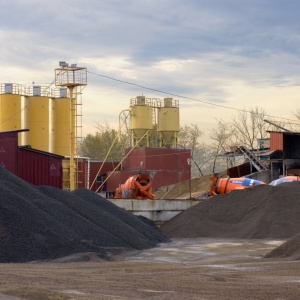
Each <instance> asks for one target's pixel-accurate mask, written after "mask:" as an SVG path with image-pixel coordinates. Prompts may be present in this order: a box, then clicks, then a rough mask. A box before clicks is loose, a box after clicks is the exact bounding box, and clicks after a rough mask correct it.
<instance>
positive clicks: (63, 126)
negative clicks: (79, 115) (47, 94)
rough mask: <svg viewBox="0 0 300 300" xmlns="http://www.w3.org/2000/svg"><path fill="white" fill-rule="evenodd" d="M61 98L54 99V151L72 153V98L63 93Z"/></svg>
mask: <svg viewBox="0 0 300 300" xmlns="http://www.w3.org/2000/svg"><path fill="white" fill-rule="evenodd" d="M61 96H62V97H61V98H54V99H53V111H52V139H53V148H52V150H53V153H55V154H58V155H62V156H69V155H70V107H69V105H70V99H69V98H67V97H63V96H65V95H64V94H61Z"/></svg>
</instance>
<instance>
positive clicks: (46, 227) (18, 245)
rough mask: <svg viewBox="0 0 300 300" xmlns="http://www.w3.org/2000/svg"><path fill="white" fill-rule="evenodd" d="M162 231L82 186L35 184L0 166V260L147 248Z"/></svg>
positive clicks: (163, 239)
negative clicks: (67, 189)
mask: <svg viewBox="0 0 300 300" xmlns="http://www.w3.org/2000/svg"><path fill="white" fill-rule="evenodd" d="M167 240H168V239H167V238H166V237H165V236H164V235H163V234H162V233H161V231H160V230H159V229H158V228H156V227H154V226H150V225H148V224H146V223H145V222H143V221H141V220H140V219H139V218H137V217H135V216H134V215H132V214H130V213H128V212H126V211H125V210H122V209H120V208H118V207H117V206H115V205H114V204H112V203H111V202H109V201H108V200H106V199H104V198H102V197H100V196H98V195H96V194H95V193H94V192H91V191H89V190H86V189H78V190H75V191H74V192H72V193H69V192H65V191H62V190H60V189H56V188H51V187H46V186H42V187H36V186H33V185H31V184H28V183H27V182H25V181H23V180H21V179H20V178H18V177H16V176H14V175H13V174H11V173H9V172H8V171H7V170H5V169H3V168H1V167H0V262H27V261H34V260H50V259H55V258H58V257H63V256H66V255H71V254H74V253H79V252H97V253H98V254H99V256H101V257H102V258H104V259H106V258H109V255H110V254H111V253H112V252H113V251H117V250H121V249H147V248H151V247H155V246H157V244H158V243H161V242H166V241H167Z"/></svg>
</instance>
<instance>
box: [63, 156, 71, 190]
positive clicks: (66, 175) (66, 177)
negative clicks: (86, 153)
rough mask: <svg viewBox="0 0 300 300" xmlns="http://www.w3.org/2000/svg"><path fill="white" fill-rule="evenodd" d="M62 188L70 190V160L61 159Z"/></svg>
mask: <svg viewBox="0 0 300 300" xmlns="http://www.w3.org/2000/svg"><path fill="white" fill-rule="evenodd" d="M62 167H63V189H64V190H70V160H69V159H63V161H62Z"/></svg>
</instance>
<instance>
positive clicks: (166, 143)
mask: <svg viewBox="0 0 300 300" xmlns="http://www.w3.org/2000/svg"><path fill="white" fill-rule="evenodd" d="M179 130H180V125H179V104H178V101H177V100H175V101H174V100H173V99H172V98H165V99H164V101H163V106H161V107H159V108H158V111H157V131H158V132H159V134H160V146H161V147H167V148H171V147H174V148H177V135H178V132H179Z"/></svg>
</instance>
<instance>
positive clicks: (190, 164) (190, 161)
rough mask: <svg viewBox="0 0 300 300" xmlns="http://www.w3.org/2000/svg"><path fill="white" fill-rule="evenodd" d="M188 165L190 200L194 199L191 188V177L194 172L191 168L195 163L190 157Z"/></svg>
mask: <svg viewBox="0 0 300 300" xmlns="http://www.w3.org/2000/svg"><path fill="white" fill-rule="evenodd" d="M187 163H188V166H189V190H190V199H192V187H191V177H192V176H191V175H192V171H191V168H192V163H193V159H192V158H191V157H190V158H188V159H187Z"/></svg>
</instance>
